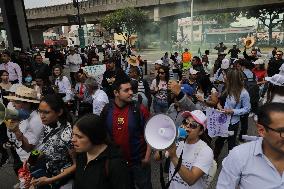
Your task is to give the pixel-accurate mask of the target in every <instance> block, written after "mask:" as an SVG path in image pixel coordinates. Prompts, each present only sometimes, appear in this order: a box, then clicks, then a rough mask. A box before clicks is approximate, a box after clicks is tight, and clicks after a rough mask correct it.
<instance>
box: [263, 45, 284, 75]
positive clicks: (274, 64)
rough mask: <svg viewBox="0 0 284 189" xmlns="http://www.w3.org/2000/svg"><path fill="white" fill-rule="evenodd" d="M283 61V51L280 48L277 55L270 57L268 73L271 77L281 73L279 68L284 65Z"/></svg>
mask: <svg viewBox="0 0 284 189" xmlns="http://www.w3.org/2000/svg"><path fill="white" fill-rule="evenodd" d="M283 63H284V60H283V52H282V51H280V50H278V51H277V52H276V57H275V58H274V59H270V61H269V63H268V68H267V75H268V76H269V77H272V76H274V75H275V74H279V68H280V67H281V66H282V64H283Z"/></svg>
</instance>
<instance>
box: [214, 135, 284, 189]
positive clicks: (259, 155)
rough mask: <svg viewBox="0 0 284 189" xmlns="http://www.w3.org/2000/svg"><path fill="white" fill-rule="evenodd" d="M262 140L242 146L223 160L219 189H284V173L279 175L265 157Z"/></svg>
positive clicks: (218, 183)
mask: <svg viewBox="0 0 284 189" xmlns="http://www.w3.org/2000/svg"><path fill="white" fill-rule="evenodd" d="M262 141H263V139H262V138H259V139H258V140H256V141H252V142H249V143H245V144H242V145H240V146H237V147H235V148H234V149H233V150H231V151H230V153H229V155H228V156H227V157H226V158H225V159H224V160H223V163H222V167H223V168H222V170H221V173H220V175H219V178H218V182H217V187H216V188H217V189H235V188H236V186H239V188H240V189H284V173H282V175H280V174H279V172H278V171H277V169H276V168H275V167H274V165H273V164H272V163H271V162H270V161H269V159H268V158H267V157H266V156H265V155H264V153H263V150H262Z"/></svg>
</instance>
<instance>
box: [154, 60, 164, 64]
mask: <svg viewBox="0 0 284 189" xmlns="http://www.w3.org/2000/svg"><path fill="white" fill-rule="evenodd" d="M155 64H159V65H163V61H162V60H156V61H155Z"/></svg>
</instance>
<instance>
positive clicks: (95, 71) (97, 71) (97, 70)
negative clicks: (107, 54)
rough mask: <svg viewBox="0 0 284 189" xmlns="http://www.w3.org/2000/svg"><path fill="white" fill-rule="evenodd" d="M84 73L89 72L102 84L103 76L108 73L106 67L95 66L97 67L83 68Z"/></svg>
mask: <svg viewBox="0 0 284 189" xmlns="http://www.w3.org/2000/svg"><path fill="white" fill-rule="evenodd" d="M82 69H83V71H84V72H87V74H88V75H89V76H91V77H93V78H95V80H96V81H97V82H98V83H99V84H101V83H102V81H103V74H104V73H105V71H106V65H105V64H104V65H95V66H85V67H82Z"/></svg>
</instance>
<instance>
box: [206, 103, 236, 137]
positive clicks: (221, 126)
mask: <svg viewBox="0 0 284 189" xmlns="http://www.w3.org/2000/svg"><path fill="white" fill-rule="evenodd" d="M206 116H207V129H208V135H209V136H210V137H216V136H221V137H228V128H229V124H230V121H231V115H228V114H225V113H224V112H221V111H219V110H216V109H214V108H207V109H206Z"/></svg>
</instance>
